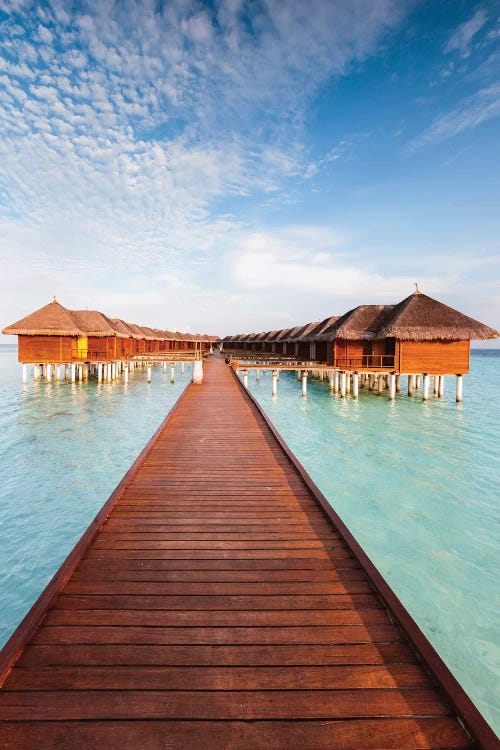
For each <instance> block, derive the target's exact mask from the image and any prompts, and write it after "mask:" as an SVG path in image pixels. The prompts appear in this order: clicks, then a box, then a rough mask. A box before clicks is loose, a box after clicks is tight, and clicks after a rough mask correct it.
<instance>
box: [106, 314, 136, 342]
mask: <svg viewBox="0 0 500 750" xmlns="http://www.w3.org/2000/svg"><path fill="white" fill-rule="evenodd" d="M110 320H111V322H112V324H113V327H114V328H115V329H116V330H117V331H119V332H120V333H121V334H123V336H126V337H127V338H133V337H134V332H133V331H132V329H131V328H130V326H129V325H128V323H125V321H124V320H122V319H121V318H110Z"/></svg>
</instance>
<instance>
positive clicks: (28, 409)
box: [0, 346, 190, 646]
mask: <svg viewBox="0 0 500 750" xmlns="http://www.w3.org/2000/svg"><path fill="white" fill-rule="evenodd" d="M189 379H190V374H189V371H188V368H187V367H186V372H185V374H184V375H183V376H181V375H180V367H179V365H177V368H176V382H175V384H173V385H172V384H171V383H170V367H169V368H168V373H167V374H163V372H161V371H160V369H156V368H155V369H154V370H153V376H152V382H151V383H150V384H148V382H147V378H146V375H145V371H144V370H142V371H141V372H139V371H138V370H135V371H134V372H131V373H130V380H129V383H128V385H127V386H125V385H123V383H118V384H114V385H109V384H99V385H98V384H97V383H95V382H89V383H86V384H79V383H76V384H67V383H59V384H56V383H52V384H47V383H45V384H44V383H33V382H31V383H28V384H27V385H21V382H20V381H21V367H20V365H19V364H18V363H17V347H16V346H14V347H5V346H1V347H0V646H1V645H3V643H4V642H5V641H6V640H7V638H8V637H9V636H10V634H11V633H12V631H13V630H14V628H15V627H16V626H17V625H18V623H19V622H20V620H22V618H23V617H24V615H25V614H26V612H27V611H28V609H29V608H30V606H31V605H32V604H33V602H34V601H35V600H36V599H37V597H38V595H39V594H40V592H41V591H42V590H43V589H44V587H45V586H46V584H47V583H48V581H49V580H50V579H51V578H52V576H53V574H54V573H55V571H56V570H57V568H58V567H59V565H60V564H61V563H62V561H63V560H64V559H65V558H66V556H67V555H68V553H69V552H70V551H71V549H72V548H73V547H74V545H75V544H76V542H77V541H78V539H79V538H80V536H81V535H82V533H83V532H84V531H85V529H86V528H87V526H88V525H89V523H90V521H91V520H92V519H93V518H94V516H95V514H96V513H97V511H98V510H99V509H100V508H101V506H102V505H103V504H104V502H105V501H106V499H107V498H108V497H109V495H110V494H111V492H112V491H113V489H114V488H115V486H116V485H117V484H118V482H119V481H120V479H121V478H122V476H123V474H124V473H125V471H126V470H127V469H128V468H129V466H130V464H131V463H132V461H133V460H134V459H135V458H136V456H137V454H138V453H140V451H141V450H142V448H143V447H144V445H145V444H146V443H147V441H148V440H149V438H150V437H151V435H153V433H154V432H155V431H156V429H157V428H158V426H159V425H160V423H161V422H162V421H163V419H164V417H165V415H166V413H167V412H168V411H169V409H170V408H171V406H172V405H173V404H174V403H175V401H176V400H177V398H178V396H179V394H180V393H181V391H182V390H183V389H184V387H185V385H186V383H187V382H188V380H189Z"/></svg>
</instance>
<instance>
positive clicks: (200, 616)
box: [45, 609, 389, 628]
mask: <svg viewBox="0 0 500 750" xmlns="http://www.w3.org/2000/svg"><path fill="white" fill-rule="evenodd" d="M387 622H389V617H388V614H387V612H386V611H385V610H384V609H363V610H356V609H325V610H301V609H293V610H253V611H238V610H236V611H235V610H232V611H229V612H228V611H223V612H218V611H217V610H215V611H211V610H208V611H203V610H194V611H193V610H189V611H179V610H171V611H169V610H147V609H146V610H144V609H141V610H135V609H134V610H130V609H125V610H113V609H91V610H88V609H84V610H72V609H69V610H67V609H53V610H51V611H50V612H49V614H48V615H47V617H46V619H45V625H50V626H53V625H108V626H109V625H142V626H147V627H160V626H163V627H177V628H179V627H186V626H190V627H236V626H240V627H241V626H243V627H251V626H252V627H255V626H262V625H267V626H280V627H285V626H289V627H294V626H297V625H362V624H364V623H387Z"/></svg>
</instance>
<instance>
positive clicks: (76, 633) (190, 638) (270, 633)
mask: <svg viewBox="0 0 500 750" xmlns="http://www.w3.org/2000/svg"><path fill="white" fill-rule="evenodd" d="M400 640H401V636H400V634H399V632H398V631H397V630H396V628H395V627H394V626H393V625H379V624H373V625H372V624H370V623H367V624H363V625H338V626H332V627H328V626H315V627H306V626H301V627H257V626H253V627H248V628H239V627H232V628H227V627H226V628H224V627H215V628H203V627H199V628H188V627H183V628H164V627H157V628H150V627H146V628H141V627H133V626H129V627H127V626H125V627H119V626H114V627H106V626H91V625H88V626H84V625H73V626H68V627H64V626H61V627H51V626H48V625H47V626H45V627H43V628H41V629H40V630H39V631H38V632H37V633H36V634H35V636H34V638H33V643H37V644H42V643H56V644H57V643H103V644H104V643H130V644H132V643H137V644H144V643H150V644H155V645H162V644H163V645H165V644H168V643H171V644H176V643H178V644H190V643H193V644H197V643H199V644H220V645H225V644H239V643H241V644H251V645H258V644H271V643H282V644H286V643H288V644H292V643H300V644H306V643H388V642H397V641H400Z"/></svg>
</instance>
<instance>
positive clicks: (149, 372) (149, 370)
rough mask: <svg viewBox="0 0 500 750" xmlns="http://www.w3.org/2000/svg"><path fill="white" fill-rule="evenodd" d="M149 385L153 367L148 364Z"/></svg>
mask: <svg viewBox="0 0 500 750" xmlns="http://www.w3.org/2000/svg"><path fill="white" fill-rule="evenodd" d="M148 383H151V365H150V364H149V363H148Z"/></svg>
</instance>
